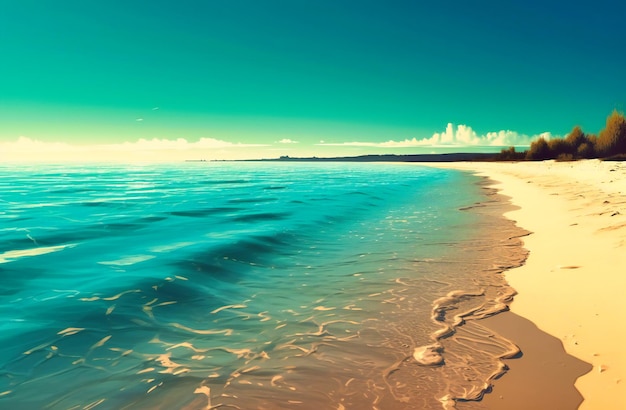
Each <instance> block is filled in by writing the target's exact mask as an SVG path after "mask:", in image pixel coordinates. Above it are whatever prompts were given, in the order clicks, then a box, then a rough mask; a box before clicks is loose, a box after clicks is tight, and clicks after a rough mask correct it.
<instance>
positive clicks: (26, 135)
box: [0, 0, 626, 161]
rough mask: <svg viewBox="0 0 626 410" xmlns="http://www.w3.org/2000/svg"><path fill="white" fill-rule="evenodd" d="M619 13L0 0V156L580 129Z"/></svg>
mask: <svg viewBox="0 0 626 410" xmlns="http://www.w3.org/2000/svg"><path fill="white" fill-rule="evenodd" d="M547 3H549V4H547ZM624 15H626V3H624V2H617V1H614V0H611V1H606V0H598V1H594V2H569V1H568V2H565V1H551V2H545V1H536V0H527V1H501V0H499V1H491V0H486V1H474V2H470V1H466V0H465V1H456V0H451V1H439V2H435V1H432V2H420V1H416V0H412V1H399V0H386V1H384V2H383V1H369V0H359V1H352V0H344V1H340V0H332V1H330V0H315V1H312V0H311V1H307V0H263V1H259V0H228V1H226V0H204V1H200V0H196V1H190V0H177V1H162V0H152V1H144V0H134V1H128V0H125V1H120V0H108V1H99V0H93V1H84V0H54V1H51V0H0V160H3V161H6V160H14V159H21V160H26V161H28V160H32V161H40V160H49V161H55V160H70V159H82V160H88V159H91V158H93V159H101V160H111V159H124V160H159V159H169V160H175V161H178V160H181V159H207V160H211V159H238V158H274V157H278V156H281V155H289V156H341V155H362V154H371V153H380V154H388V153H397V154H408V153H430V152H450V151H456V152H459V151H472V150H475V151H476V150H477V151H485V150H499V149H500V147H502V146H510V145H518V146H524V145H528V143H529V141H530V140H531V139H533V138H537V137H538V136H540V135H543V136H546V137H548V138H549V137H554V136H564V135H566V134H567V133H568V132H569V131H570V130H571V129H572V128H573V126H574V125H579V126H581V127H582V128H583V130H585V131H587V132H592V133H597V132H598V131H599V130H600V129H601V128H602V127H603V125H604V121H605V119H606V117H607V116H608V115H609V114H610V113H611V111H612V110H613V109H617V110H619V111H624V110H625V106H626V81H624V74H625V73H626V53H624V51H623V50H626V35H624V31H623V16H624Z"/></svg>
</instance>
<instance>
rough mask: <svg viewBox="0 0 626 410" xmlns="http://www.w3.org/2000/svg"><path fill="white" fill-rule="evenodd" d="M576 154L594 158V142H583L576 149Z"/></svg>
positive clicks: (580, 156)
mask: <svg viewBox="0 0 626 410" xmlns="http://www.w3.org/2000/svg"><path fill="white" fill-rule="evenodd" d="M576 156H577V157H578V158H593V157H594V156H595V151H594V149H593V144H592V143H591V142H583V143H582V144H580V145H579V146H578V149H577V150H576Z"/></svg>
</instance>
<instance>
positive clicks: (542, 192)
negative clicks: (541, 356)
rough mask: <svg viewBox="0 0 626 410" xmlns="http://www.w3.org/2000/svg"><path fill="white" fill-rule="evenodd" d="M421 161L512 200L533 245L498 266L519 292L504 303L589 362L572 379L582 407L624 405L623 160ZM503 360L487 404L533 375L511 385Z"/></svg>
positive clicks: (524, 391)
mask: <svg viewBox="0 0 626 410" xmlns="http://www.w3.org/2000/svg"><path fill="white" fill-rule="evenodd" d="M420 165H423V166H431V167H432V166H435V167H441V168H454V169H458V170H464V171H469V172H473V173H475V174H477V175H481V176H486V177H488V178H489V179H490V180H491V181H493V182H494V184H493V185H492V186H493V187H494V188H496V189H498V192H499V193H500V194H502V195H505V196H508V197H509V198H510V202H511V204H513V205H515V206H517V207H519V209H517V210H513V211H510V212H506V213H505V216H506V217H507V218H509V219H512V220H514V221H516V223H517V224H518V226H520V227H521V228H524V229H526V230H528V231H530V232H532V233H531V234H530V235H529V236H528V237H525V238H524V247H525V248H526V249H528V250H529V251H530V255H529V257H528V260H527V261H526V264H525V265H524V266H521V267H519V268H514V269H511V270H509V271H507V272H506V273H505V277H506V280H507V282H508V283H509V285H511V286H512V287H513V288H514V289H516V290H517V292H518V295H516V296H515V298H514V301H513V303H512V304H511V311H512V312H513V313H515V314H517V315H519V316H521V317H522V318H526V319H528V320H530V321H532V322H533V323H534V324H535V325H537V327H538V328H539V329H540V330H542V331H544V332H546V333H547V334H549V335H552V336H554V337H556V338H557V339H559V340H560V341H561V343H562V345H563V348H564V349H565V351H566V352H567V353H568V354H570V355H572V356H574V357H576V358H578V359H580V360H582V361H584V362H587V363H590V364H591V365H592V366H593V369H592V370H591V371H590V372H587V373H585V374H584V375H582V376H581V377H579V378H578V380H577V381H576V383H575V387H576V388H577V389H578V391H580V393H581V394H582V396H583V397H584V401H583V402H582V404H581V405H580V407H579V408H580V409H583V410H585V409H622V408H626V355H625V354H624V353H623V346H626V329H625V328H624V327H623V326H620V325H619V324H620V323H621V322H622V320H623V314H624V313H626V298H624V290H625V289H626V274H625V273H624V272H626V164H624V163H615V162H610V163H607V162H601V161H598V160H587V161H578V162H560V163H557V162H554V161H545V162H524V163H453V164H420ZM500 319H502V318H500ZM499 321H500V322H503V321H502V320H499ZM501 324H504V325H506V321H505V322H504V323H501ZM509 326H510V324H509ZM496 331H497V329H496ZM513 341H514V342H518V341H517V340H513ZM520 344H523V343H521V342H520ZM521 347H522V350H524V347H523V346H521ZM521 360H524V361H525V362H527V363H528V362H530V361H532V360H533V359H531V358H526V357H523V358H522V359H521ZM536 361H537V360H536V359H535V362H536ZM520 363H521V361H520ZM507 364H508V365H509V366H510V368H511V370H510V371H509V373H510V374H511V376H509V373H507V374H506V375H505V376H504V377H502V379H500V380H498V381H496V383H495V386H494V388H493V392H492V394H489V395H486V396H485V400H484V403H483V404H484V405H486V404H487V402H491V403H493V405H494V406H495V405H497V403H496V399H498V398H499V396H501V394H500V393H498V391H499V389H500V392H502V391H505V390H506V391H513V392H516V393H517V394H518V395H519V397H524V396H525V395H527V396H528V395H529V393H530V392H531V390H529V387H528V386H527V384H528V383H530V382H531V381H532V379H533V376H532V374H530V375H528V376H527V377H526V378H525V381H523V380H522V381H520V380H517V381H516V382H515V384H516V385H514V386H511V384H512V382H511V381H510V380H511V379H514V377H513V376H512V374H515V373H516V366H518V369H519V367H521V366H519V365H517V364H516V362H515V361H510V362H508V363H507ZM535 364H536V363H535ZM519 372H520V371H519V370H518V371H517V373H518V374H519ZM507 376H509V377H508V380H509V381H507ZM535 376H536V375H535ZM505 386H506V387H505ZM551 387H553V386H551ZM511 388H512V390H511ZM507 389H508V390H507ZM533 394H534V392H533ZM489 408H493V407H489Z"/></svg>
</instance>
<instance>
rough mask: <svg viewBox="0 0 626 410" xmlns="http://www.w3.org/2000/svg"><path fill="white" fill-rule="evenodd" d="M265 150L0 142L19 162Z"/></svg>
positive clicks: (164, 142) (153, 142) (3, 153)
mask: <svg viewBox="0 0 626 410" xmlns="http://www.w3.org/2000/svg"><path fill="white" fill-rule="evenodd" d="M265 146H267V145H265V144H244V143H239V142H237V143H233V142H229V141H223V140H218V139H214V138H200V139H199V140H198V141H195V142H189V141H187V140H186V139H184V138H177V139H173V140H170V139H159V138H153V139H143V138H142V139H140V140H138V141H135V142H123V143H116V144H99V145H73V144H68V143H63V142H46V141H38V140H34V139H31V138H28V137H24V136H22V137H19V138H18V139H17V140H15V141H11V142H0V158H2V159H3V160H16V161H66V160H70V161H85V160H99V161H126V160H132V159H146V160H155V161H163V160H175V161H177V160H180V159H189V158H196V157H199V156H200V157H202V158H206V159H223V158H234V157H238V156H241V155H245V156H249V155H250V152H249V150H248V149H250V148H256V147H265ZM246 150H248V152H246ZM238 153H239V154H238Z"/></svg>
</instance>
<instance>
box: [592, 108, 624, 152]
mask: <svg viewBox="0 0 626 410" xmlns="http://www.w3.org/2000/svg"><path fill="white" fill-rule="evenodd" d="M596 153H597V154H599V155H601V156H603V157H608V156H612V155H618V154H626V118H624V114H621V113H618V112H617V110H614V111H613V112H612V113H611V115H609V116H608V117H607V119H606V127H605V128H604V129H603V130H602V131H600V135H599V136H598V141H597V143H596Z"/></svg>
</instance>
